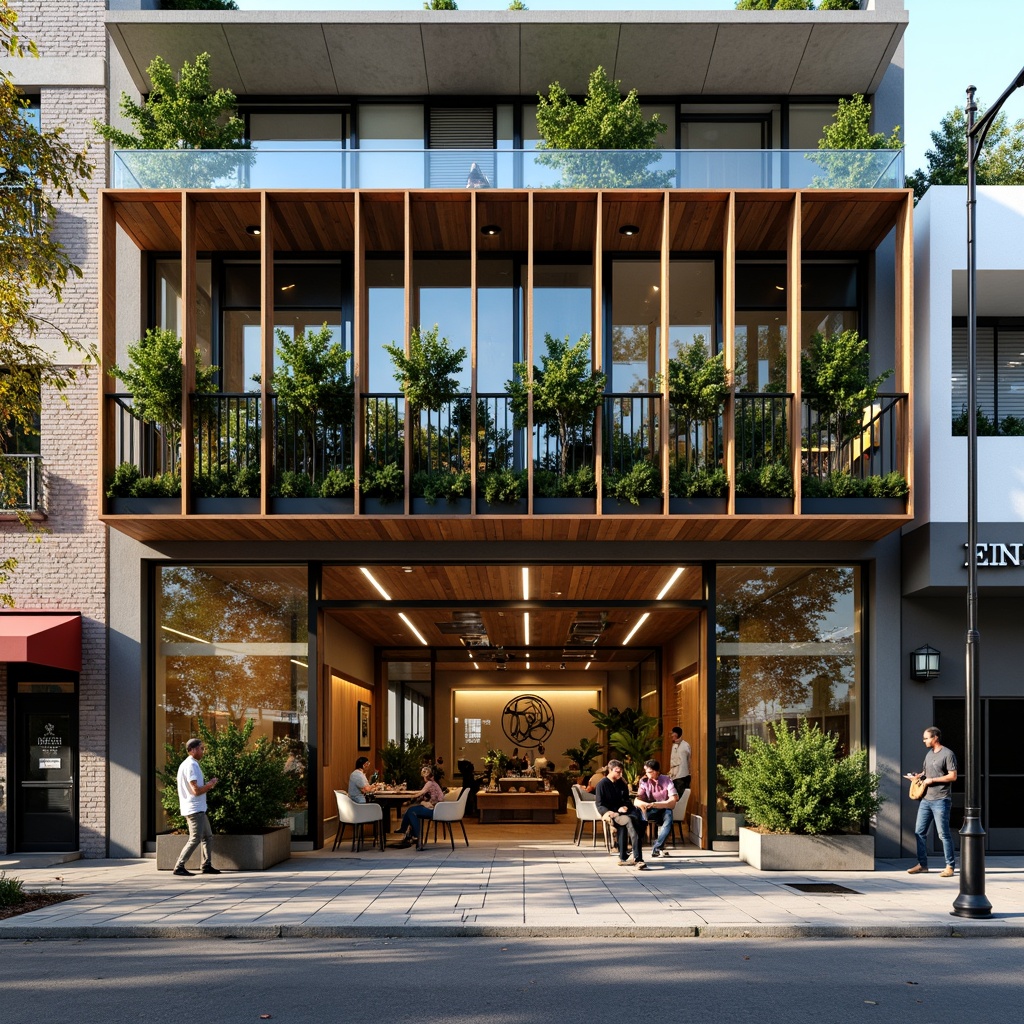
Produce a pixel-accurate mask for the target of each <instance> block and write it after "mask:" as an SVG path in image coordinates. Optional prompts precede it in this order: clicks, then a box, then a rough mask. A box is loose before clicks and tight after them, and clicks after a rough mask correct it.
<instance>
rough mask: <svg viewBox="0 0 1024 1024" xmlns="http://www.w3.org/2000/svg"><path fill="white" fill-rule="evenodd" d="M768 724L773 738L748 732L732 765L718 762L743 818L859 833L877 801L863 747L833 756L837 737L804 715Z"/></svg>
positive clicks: (778, 827) (799, 830)
mask: <svg viewBox="0 0 1024 1024" xmlns="http://www.w3.org/2000/svg"><path fill="white" fill-rule="evenodd" d="M771 729H772V733H773V736H774V742H773V743H769V742H767V741H766V740H763V739H762V738H761V737H759V736H752V737H750V739H749V741H748V744H747V749H746V750H737V751H736V759H737V763H736V764H735V765H734V766H733V767H725V766H723V765H719V767H718V772H719V775H720V777H721V778H722V779H723V780H724V782H725V783H726V786H727V787H728V793H729V795H730V796H731V798H732V800H733V802H734V803H735V804H736V806H737V807H740V808H742V809H743V810H744V812H745V813H746V817H747V821H748V823H750V824H753V825H756V826H758V827H759V828H761V829H764V830H765V831H767V832H787V833H793V834H796V835H834V834H839V833H844V832H859V831H860V830H861V828H862V826H863V824H864V822H865V821H866V819H867V818H868V817H870V816H871V815H872V814H874V813H875V812H876V811H877V810H878V808H879V807H880V806H881V805H882V797H880V796H879V795H878V784H879V781H880V776H879V775H878V774H877V773H876V772H872V771H870V770H869V769H868V755H867V751H866V750H858V751H857V752H856V753H853V754H848V755H846V756H845V757H839V756H838V748H839V738H838V736H836V735H834V734H833V733H826V732H824V731H823V730H822V729H821V727H820V726H819V725H811V724H809V723H808V721H807V720H806V719H801V720H800V724H799V725H798V727H797V728H796V729H793V730H791V729H790V728H789V726H788V725H787V724H786V722H785V721H784V720H782V719H780V720H779V721H777V722H773V723H772V724H771Z"/></svg>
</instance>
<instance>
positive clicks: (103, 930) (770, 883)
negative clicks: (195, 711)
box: [0, 843, 1024, 939]
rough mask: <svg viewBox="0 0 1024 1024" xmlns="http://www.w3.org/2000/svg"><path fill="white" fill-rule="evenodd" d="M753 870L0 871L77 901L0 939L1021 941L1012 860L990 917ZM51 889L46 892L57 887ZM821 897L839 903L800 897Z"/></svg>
mask: <svg viewBox="0 0 1024 1024" xmlns="http://www.w3.org/2000/svg"><path fill="white" fill-rule="evenodd" d="M911 864H912V861H878V862H877V864H876V870H875V871H873V872H831V873H824V874H816V875H813V876H809V875H805V874H797V873H793V874H790V873H784V872H762V871H755V870H754V869H752V868H751V867H749V865H747V864H744V863H741V862H740V861H739V860H738V858H737V857H736V855H735V854H718V853H708V852H702V851H697V850H692V851H687V852H685V853H682V854H681V855H676V856H673V857H670V858H667V859H662V860H652V861H650V862H649V863H648V866H647V870H646V871H636V870H635V869H633V868H631V867H619V866H617V864H616V861H615V858H614V857H609V856H608V855H607V854H606V853H605V852H604V851H603V850H595V849H590V848H587V847H586V846H583V847H582V848H577V847H574V846H573V845H572V844H571V843H564V844H537V845H529V844H517V843H511V844H494V845H491V846H485V847H481V846H474V847H470V848H468V849H467V848H464V847H463V848H457V849H456V850H455V851H454V852H453V851H451V850H449V849H448V848H447V846H444V847H442V846H440V845H438V846H437V847H436V848H431V849H429V850H427V851H426V852H423V853H417V852H416V851H415V850H408V851H405V850H403V851H396V850H390V849H389V850H388V851H386V852H385V853H383V854H382V853H380V852H379V851H377V850H365V851H363V852H362V853H359V854H350V853H348V851H345V852H343V853H341V854H339V855H331V854H330V853H329V852H328V851H316V852H313V853H297V854H296V855H294V856H293V857H292V859H291V860H290V861H287V862H286V863H284V864H281V865H278V866H277V867H275V868H272V869H271V870H269V871H265V872H225V873H224V874H221V875H217V876H211V875H196V876H195V877H194V878H180V877H175V876H174V875H172V874H171V873H170V872H167V871H159V872H158V871H157V870H156V862H155V861H154V860H151V859H146V860H119V861H113V860H109V861H97V860H76V861H70V862H66V863H60V862H58V861H56V860H53V861H51V860H48V859H46V858H4V857H3V856H0V869H3V870H6V871H7V872H8V874H14V875H17V876H18V877H20V878H21V879H22V880H23V881H24V882H25V885H26V888H28V889H33V890H34V889H42V888H45V889H48V890H50V891H56V890H57V889H59V888H63V889H64V890H66V891H69V892H80V893H85V894H86V895H84V896H83V897H81V898H80V899H76V900H71V901H67V902H64V903H58V904H55V905H52V906H50V907H47V908H44V909H41V910H37V911H34V912H32V913H30V914H23V915H20V916H18V917H14V918H10V919H8V920H4V921H0V938H9V939H26V938H80V937H97V938H99V937H103V938H110V937H119V936H124V937H141V938H160V937H166V938H175V939H180V938H190V937H215V936H216V937H225V938H226V937H239V938H243V937H246V938H273V937H292V936H294V937H316V936H322V937H350V936H369V935H395V936H399V935H404V936H410V935H429V936H445V935H451V936H455V935H494V936H502V935H507V936H529V935H537V936H541V935H547V936H625V937H628V936H638V937H639V936H643V937H651V936H692V937H723V938H724V937H746V936H760V937H765V938H785V937H808V936H843V937H852V936H866V937H867V936H877V937H901V936H911V937H915V936H922V937H942V936H954V935H959V936H1004V937H1024V857H992V858H989V860H988V861H987V865H986V893H987V895H988V898H989V900H990V902H991V903H992V907H993V914H992V917H991V918H990V919H985V920H968V919H964V918H960V917H953V916H951V915H950V909H951V907H952V903H953V900H954V899H955V898H956V896H957V893H958V892H959V878H958V877H957V878H952V879H944V878H939V877H938V871H939V867H940V866H941V865H937V866H936V867H935V868H934V869H933V870H932V871H930V872H929V873H928V874H922V875H908V874H907V873H906V869H907V868H908V867H910V866H911ZM58 879H61V880H58ZM829 883H831V884H833V885H838V886H843V887H845V888H847V889H850V890H852V892H848V893H843V892H838V893H835V892H833V893H829V892H824V893H823V892H805V891H801V890H799V889H797V888H794V885H806V884H813V885H822V884H826V885H827V884H829Z"/></svg>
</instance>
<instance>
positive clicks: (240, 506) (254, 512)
mask: <svg viewBox="0 0 1024 1024" xmlns="http://www.w3.org/2000/svg"><path fill="white" fill-rule="evenodd" d="M195 506H196V515H202V516H258V515H259V514H260V499H259V498H196V501H195Z"/></svg>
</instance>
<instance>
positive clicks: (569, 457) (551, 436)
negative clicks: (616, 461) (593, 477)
mask: <svg viewBox="0 0 1024 1024" xmlns="http://www.w3.org/2000/svg"><path fill="white" fill-rule="evenodd" d="M595 418H596V416H592V417H591V418H590V419H589V421H588V422H587V423H585V424H584V425H583V426H582V427H574V428H571V429H570V430H569V431H568V432H567V433H566V436H565V438H564V439H563V438H561V437H559V435H558V433H557V431H556V430H555V429H554V428H549V427H548V425H547V424H545V423H535V424H534V428H533V441H534V449H533V465H534V470H535V471H536V470H540V471H542V472H552V473H561V470H562V467H563V465H564V468H565V474H566V476H569V475H572V474H574V473H577V472H579V471H580V470H582V469H585V468H587V467H589V468H590V469H591V470H593V468H594V420H595Z"/></svg>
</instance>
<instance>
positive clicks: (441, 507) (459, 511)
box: [412, 498, 473, 516]
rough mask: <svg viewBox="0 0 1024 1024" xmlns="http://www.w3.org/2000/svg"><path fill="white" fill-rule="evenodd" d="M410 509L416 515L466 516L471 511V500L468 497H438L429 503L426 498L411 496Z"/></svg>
mask: <svg viewBox="0 0 1024 1024" xmlns="http://www.w3.org/2000/svg"><path fill="white" fill-rule="evenodd" d="M412 511H413V515H417V516H468V515H470V514H471V513H472V511H473V502H472V501H471V500H470V499H469V498H459V499H457V500H456V501H445V500H443V499H439V500H438V501H435V502H434V504H433V505H431V504H430V503H429V502H428V501H427V499H426V498H413V499H412Z"/></svg>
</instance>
